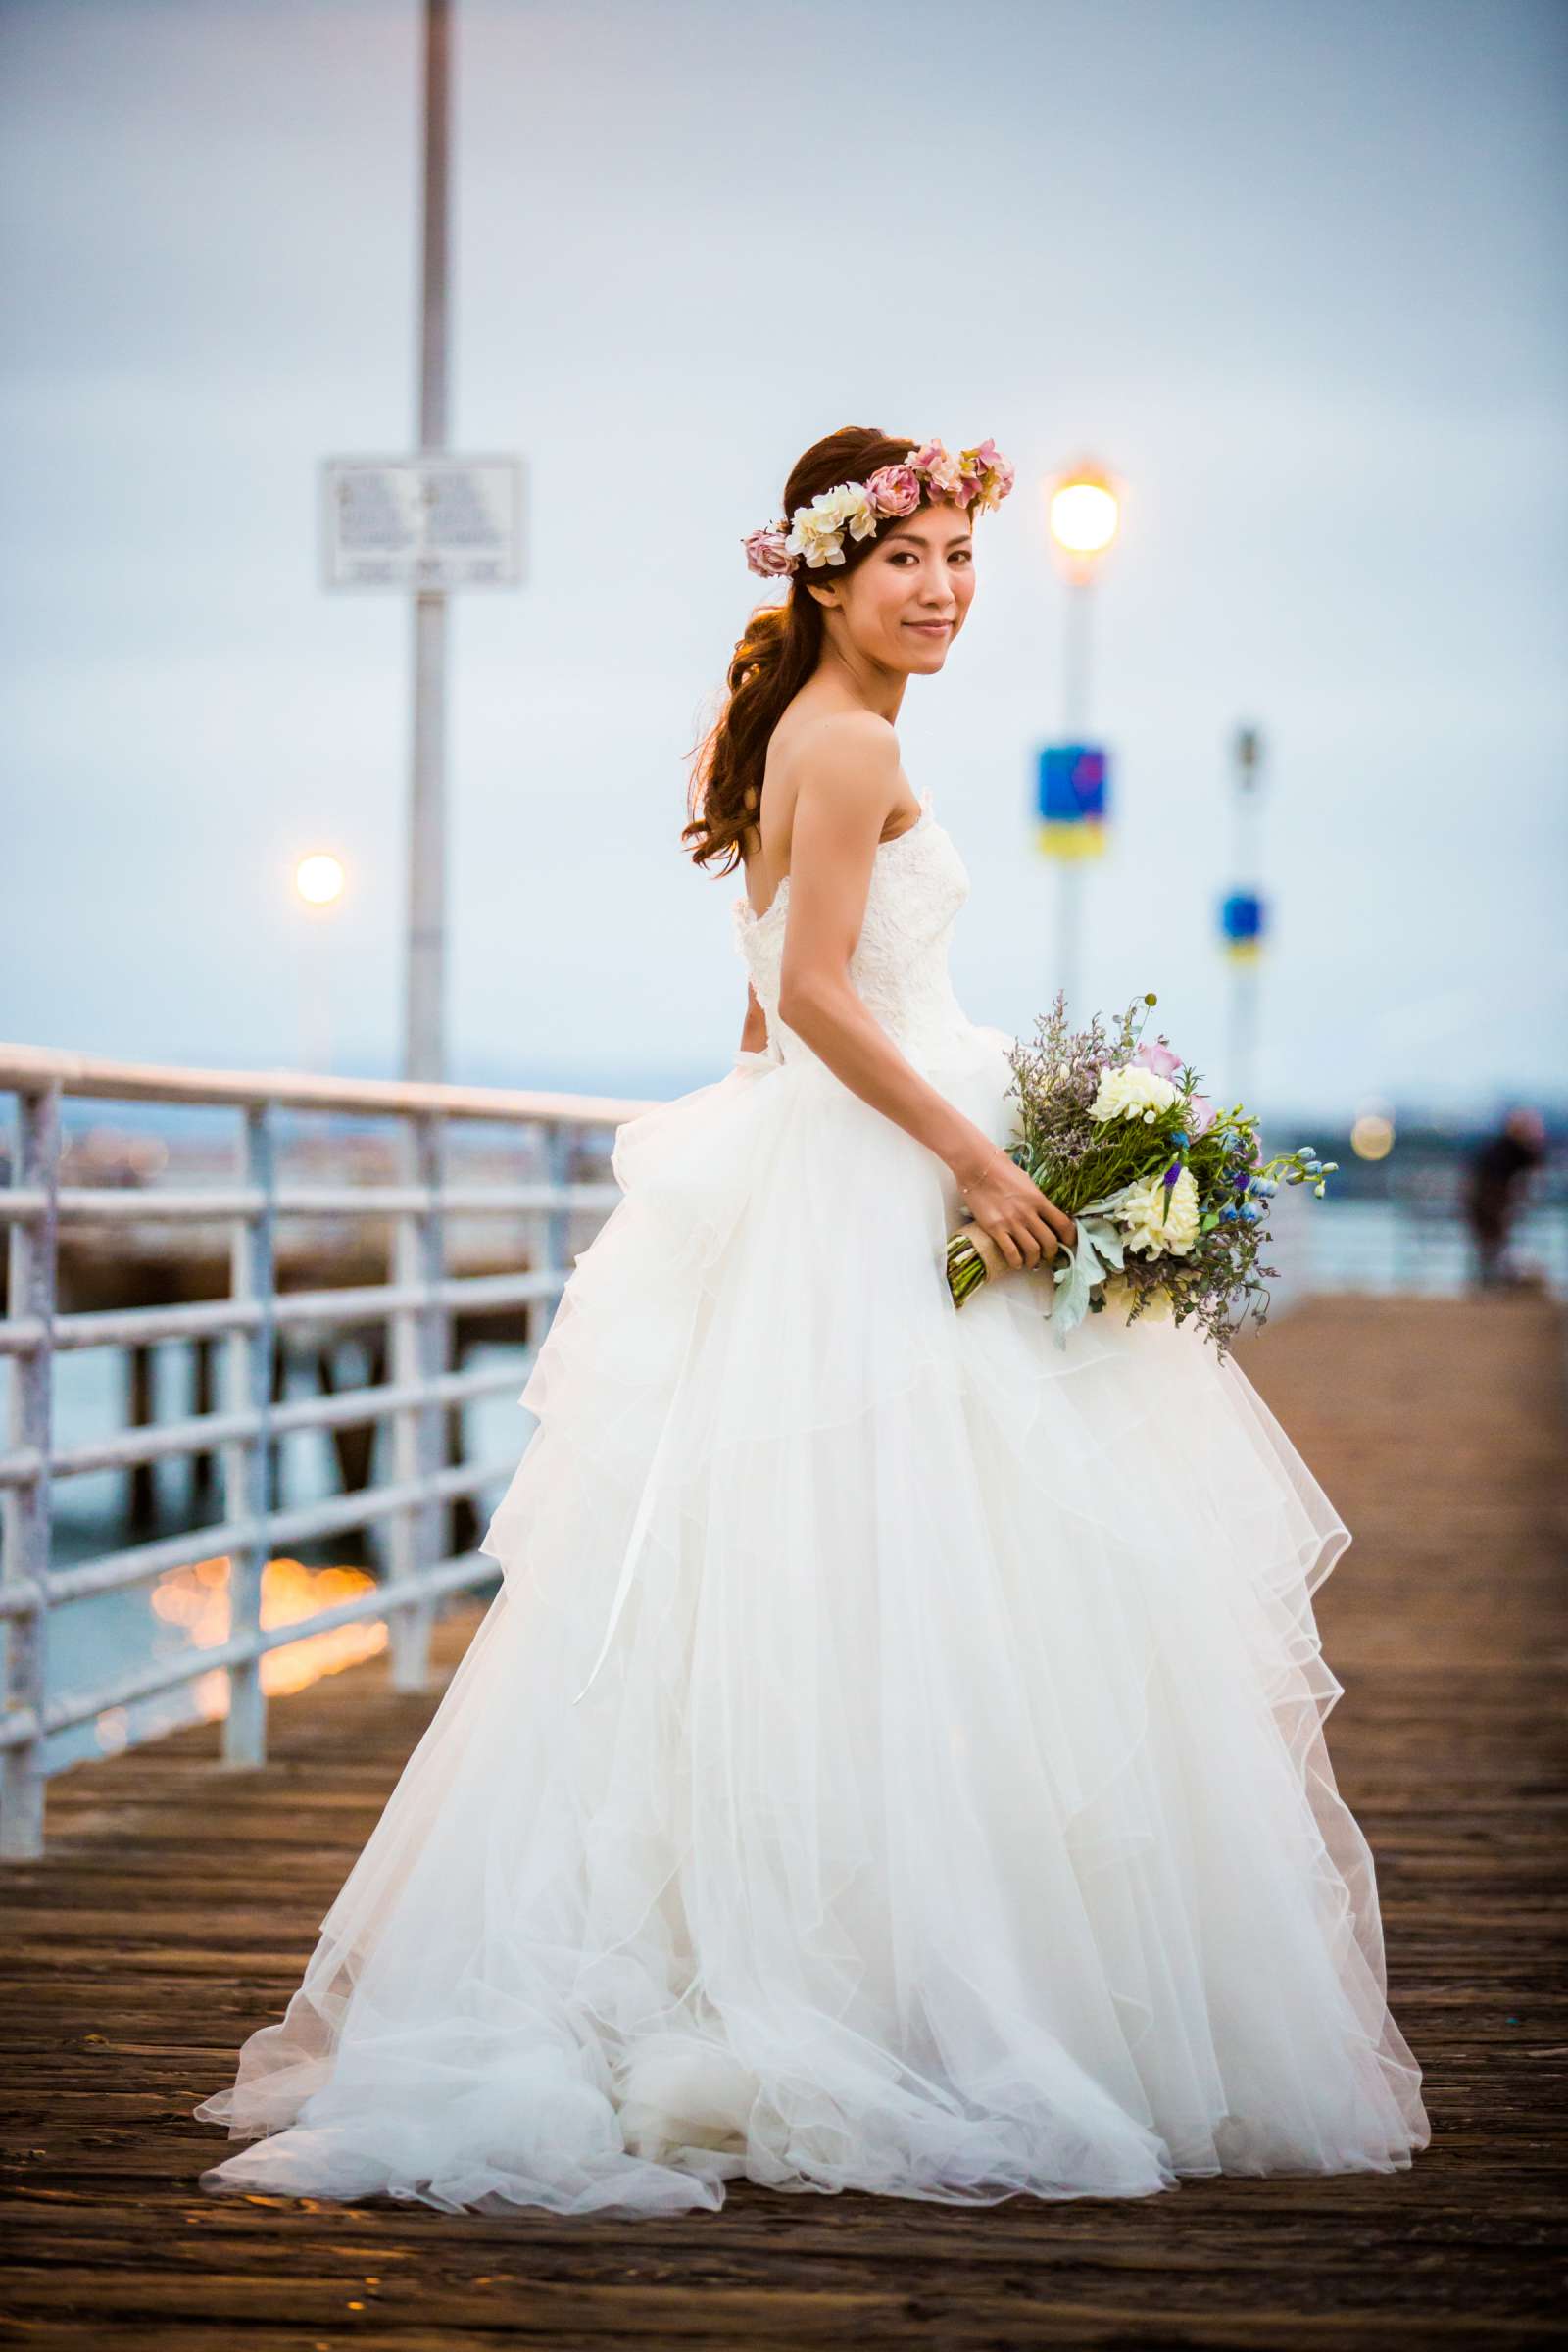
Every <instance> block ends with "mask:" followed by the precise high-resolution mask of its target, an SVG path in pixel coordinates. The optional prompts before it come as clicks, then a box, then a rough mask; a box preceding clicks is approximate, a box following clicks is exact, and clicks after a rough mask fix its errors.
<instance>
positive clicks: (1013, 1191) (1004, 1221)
mask: <svg viewBox="0 0 1568 2352" xmlns="http://www.w3.org/2000/svg"><path fill="white" fill-rule="evenodd" d="M953 1173H954V1175H955V1177H956V1179H957V1183H958V1189H959V1191H960V1192H961V1194H962V1195H963V1200H964V1204H965V1206H966V1207H967V1209H968V1211H969V1214H970V1216H971V1217H972V1218H973V1219H974V1221H975V1223H976V1224H977V1225H978V1226H979V1227H980V1229H981V1231H982V1232H983V1233H988V1234H989V1235H990V1236H991V1239H992V1240H993V1241H994V1242H995V1243H996V1245H997V1248H998V1249H999V1250H1001V1251H1002V1254H1003V1256H1004V1257H1005V1259H1006V1261H1007V1263H1008V1265H1009V1266H1013V1267H1018V1268H1022V1267H1025V1266H1028V1267H1033V1266H1038V1265H1040V1264H1042V1263H1044V1264H1046V1265H1048V1266H1049V1265H1050V1264H1051V1262H1052V1260H1053V1259H1054V1257H1055V1255H1056V1252H1057V1250H1059V1249H1060V1247H1061V1245H1062V1243H1064V1242H1065V1244H1066V1246H1067V1248H1068V1249H1069V1250H1073V1249H1076V1248H1077V1245H1078V1228H1077V1226H1076V1224H1075V1223H1074V1222H1073V1220H1072V1218H1071V1217H1069V1216H1068V1215H1067V1213H1066V1211H1065V1210H1064V1209H1060V1208H1058V1207H1057V1206H1056V1204H1055V1202H1054V1201H1050V1200H1048V1199H1047V1197H1046V1195H1045V1194H1044V1193H1043V1192H1042V1191H1041V1189H1040V1187H1039V1185H1038V1184H1036V1183H1035V1181H1034V1179H1033V1177H1031V1176H1026V1175H1025V1174H1024V1172H1023V1170H1022V1168H1020V1167H1019V1166H1018V1164H1017V1162H1016V1160H1013V1159H1009V1157H1008V1156H1007V1153H1006V1152H1005V1151H1004V1150H1003V1148H1002V1146H1001V1145H1000V1144H993V1145H991V1147H990V1149H989V1151H988V1152H987V1153H986V1154H985V1156H984V1157H983V1158H981V1159H980V1160H979V1162H978V1164H976V1160H975V1157H974V1155H973V1154H971V1155H970V1156H969V1158H968V1159H967V1160H966V1161H965V1162H963V1163H962V1164H961V1165H959V1166H955V1168H954V1171H953Z"/></svg>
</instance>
